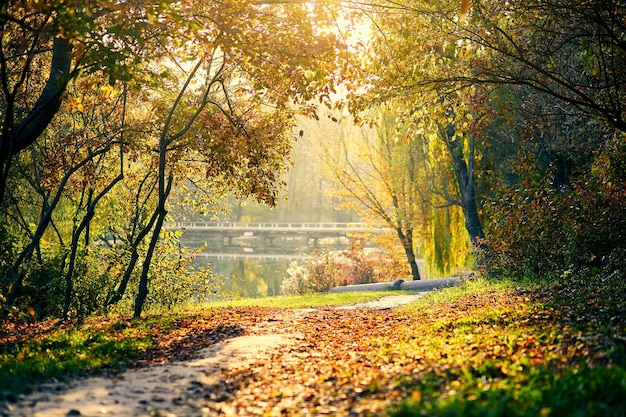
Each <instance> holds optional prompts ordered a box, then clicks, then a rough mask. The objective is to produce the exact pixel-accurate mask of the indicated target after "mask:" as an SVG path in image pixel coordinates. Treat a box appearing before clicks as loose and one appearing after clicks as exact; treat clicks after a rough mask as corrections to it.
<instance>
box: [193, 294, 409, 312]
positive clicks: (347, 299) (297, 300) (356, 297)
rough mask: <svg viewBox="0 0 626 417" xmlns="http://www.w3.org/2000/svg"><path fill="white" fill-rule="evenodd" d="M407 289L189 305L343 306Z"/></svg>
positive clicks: (232, 300) (203, 306) (202, 306)
mask: <svg viewBox="0 0 626 417" xmlns="http://www.w3.org/2000/svg"><path fill="white" fill-rule="evenodd" d="M409 293H410V292H405V291H401V292H398V291H393V292H391V291H372V292H343V293H316V294H307V295H290V296H276V297H264V298H235V299H231V300H223V301H213V302H209V303H204V304H201V305H196V306H192V307H189V309H190V310H192V311H193V310H196V309H206V308H224V307H251V306H254V307H272V308H309V307H324V306H329V307H330V306H341V305H349V304H355V303H362V302H366V301H371V300H374V299H377V298H380V297H384V296H388V295H397V294H409Z"/></svg>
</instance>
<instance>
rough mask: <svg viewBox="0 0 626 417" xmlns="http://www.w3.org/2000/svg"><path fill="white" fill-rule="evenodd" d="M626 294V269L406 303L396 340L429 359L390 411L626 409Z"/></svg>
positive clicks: (398, 348)
mask: <svg viewBox="0 0 626 417" xmlns="http://www.w3.org/2000/svg"><path fill="white" fill-rule="evenodd" d="M625 296H626V286H625V284H624V281H623V279H622V278H621V277H619V276H617V275H612V276H586V275H578V276H571V277H568V278H567V279H561V280H557V281H554V282H549V283H542V284H537V283H536V282H535V283H533V282H529V281H517V280H503V281H495V282H494V281H486V280H476V281H473V282H472V281H468V282H467V283H465V284H463V285H460V286H458V287H455V288H450V289H446V290H443V291H439V292H436V293H433V294H431V295H429V296H428V297H426V298H424V299H422V300H420V301H419V302H418V303H415V304H413V305H410V306H407V307H405V308H404V310H405V311H406V312H407V313H409V314H411V316H413V317H414V318H415V320H414V321H415V324H414V325H412V326H410V327H408V328H407V329H405V331H404V333H403V334H402V335H401V337H400V338H399V340H398V341H397V342H396V343H395V344H394V346H393V347H392V348H393V351H395V352H401V353H402V354H403V355H406V356H409V357H412V358H414V359H415V360H416V361H417V362H418V363H419V364H418V365H415V368H414V369H413V374H414V375H416V376H415V377H413V379H411V380H410V381H409V382H407V381H404V384H407V383H408V384H409V385H410V386H411V388H410V390H409V391H410V392H411V393H410V394H409V395H407V399H406V400H405V401H404V402H400V403H399V405H397V406H396V408H395V409H394V410H391V411H390V414H391V415H392V416H394V417H412V416H450V417H452V416H459V417H460V416H470V417H472V416H485V417H503V416H520V417H522V416H624V415H626V414H625V411H624V410H625V409H624V407H623V398H626V371H625V368H626V346H625V345H624V343H623V341H624V340H626V322H625V320H624V318H625V317H626V309H625V307H624V302H623V300H624V297H625ZM382 354H385V355H387V356H388V357H393V354H392V351H391V350H390V349H389V348H387V349H386V350H385V351H384V352H382ZM405 386H406V385H405Z"/></svg>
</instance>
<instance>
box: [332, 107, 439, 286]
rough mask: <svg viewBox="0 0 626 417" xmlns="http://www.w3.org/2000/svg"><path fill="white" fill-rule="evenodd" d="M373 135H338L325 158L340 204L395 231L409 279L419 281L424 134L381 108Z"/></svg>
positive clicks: (425, 219) (424, 208)
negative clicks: (335, 185) (406, 264)
mask: <svg viewBox="0 0 626 417" xmlns="http://www.w3.org/2000/svg"><path fill="white" fill-rule="evenodd" d="M375 132H376V133H375V134H370V135H368V134H362V137H360V138H359V139H358V140H355V139H354V138H349V137H347V135H342V137H341V138H340V139H339V141H336V138H333V141H336V142H335V143H334V144H327V145H326V146H327V148H326V149H325V151H324V160H325V162H326V164H327V165H328V167H329V170H330V172H331V175H332V176H333V177H334V179H335V181H336V182H337V183H338V184H339V186H340V187H339V191H338V193H339V195H341V196H342V197H343V199H345V201H347V203H346V204H344V206H346V207H350V208H352V209H354V210H356V211H357V212H358V213H360V214H361V215H362V217H364V218H372V219H375V224H376V223H378V224H382V225H383V226H384V227H388V228H389V229H391V230H392V231H393V233H394V234H395V235H396V237H397V239H398V242H399V243H400V245H401V247H402V250H403V252H404V256H405V259H406V261H407V263H408V265H409V268H410V271H411V277H412V279H413V280H419V279H421V276H420V272H419V268H418V265H417V259H416V258H417V257H416V238H417V237H419V236H420V235H422V234H423V233H424V228H425V227H426V225H427V224H428V217H427V215H426V213H427V207H428V204H427V200H428V188H427V187H428V183H429V180H428V179H427V178H426V177H425V159H424V157H425V155H427V152H426V151H425V150H424V146H425V145H426V146H427V144H426V143H425V141H424V138H423V137H420V136H419V135H414V134H413V132H411V131H409V130H407V128H406V126H404V125H403V124H402V123H401V122H400V121H399V120H398V114H397V113H395V112H394V111H393V110H390V109H381V110H380V112H379V117H378V118H377V124H376V130H375Z"/></svg>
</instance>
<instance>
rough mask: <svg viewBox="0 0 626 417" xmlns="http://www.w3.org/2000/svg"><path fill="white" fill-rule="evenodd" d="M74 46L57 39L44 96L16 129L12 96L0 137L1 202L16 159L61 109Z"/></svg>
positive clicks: (69, 75) (8, 99)
mask: <svg viewBox="0 0 626 417" xmlns="http://www.w3.org/2000/svg"><path fill="white" fill-rule="evenodd" d="M71 56H72V45H71V44H70V42H69V41H68V40H67V39H65V38H62V37H56V38H54V43H53V46H52V63H51V67H50V75H49V77H48V80H47V82H46V86H45V87H44V89H43V91H42V93H41V96H40V97H39V99H37V102H36V103H35V105H34V106H33V108H32V109H31V111H30V112H29V113H28V115H27V116H26V118H24V120H22V121H21V122H20V123H19V124H18V125H17V126H15V128H13V119H14V117H15V114H14V106H13V105H14V103H13V102H12V100H13V97H5V99H6V100H7V104H6V109H7V114H6V115H5V117H4V120H5V125H4V126H3V128H2V137H1V138H0V159H1V160H2V161H1V162H2V172H1V174H0V203H1V202H2V201H3V200H4V194H5V191H6V183H7V180H8V177H9V170H10V167H11V162H12V160H13V157H14V156H15V155H17V154H18V153H19V152H21V151H23V150H24V149H26V148H28V146H30V145H31V144H33V143H34V142H35V141H36V140H37V138H39V136H41V134H42V133H43V132H44V130H46V128H47V127H48V125H49V124H50V122H51V121H52V118H53V117H54V116H55V115H56V114H57V112H58V111H59V109H60V108H61V102H62V96H63V93H64V92H65V89H66V87H67V83H68V82H69V80H70V78H71V75H72V74H71V71H70V67H71V65H70V64H71Z"/></svg>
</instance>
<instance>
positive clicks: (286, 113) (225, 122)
mask: <svg viewBox="0 0 626 417" xmlns="http://www.w3.org/2000/svg"><path fill="white" fill-rule="evenodd" d="M39 3H40V2H35V1H33V2H32V4H31V2H23V3H17V2H15V3H10V4H7V5H5V6H4V8H3V9H2V13H1V14H0V19H3V20H2V21H3V22H4V23H5V25H6V26H5V27H6V30H5V32H3V34H2V36H10V37H11V38H10V39H17V38H18V35H17V33H18V32H20V31H23V32H24V33H28V35H29V36H30V37H31V38H32V39H33V41H32V44H33V45H35V44H37V48H35V46H31V49H29V51H30V53H26V52H25V51H26V49H24V48H23V51H22V52H24V53H23V54H22V52H20V51H18V53H16V54H13V52H14V51H15V50H16V47H14V46H12V45H10V44H9V42H7V43H4V44H3V47H4V49H3V51H2V53H3V54H4V56H5V58H6V57H9V58H11V59H5V60H0V64H1V65H4V67H3V68H4V70H5V72H6V74H7V77H6V78H5V80H4V81H5V85H4V93H5V97H4V98H3V100H4V104H5V107H6V108H7V109H9V110H10V109H11V108H17V106H16V103H18V102H19V104H20V106H21V107H20V109H19V111H17V110H16V115H18V113H19V114H22V113H25V112H28V111H30V109H31V108H34V107H33V106H34V105H35V104H34V103H30V102H29V101H28V98H29V97H32V96H33V94H32V93H33V91H37V88H40V89H43V90H45V88H46V87H45V85H46V83H45V80H43V81H41V82H39V80H37V79H36V75H37V74H38V72H37V71H36V69H37V68H44V67H46V66H48V67H50V68H56V67H55V65H56V62H57V61H59V60H60V58H59V59H57V55H55V53H56V52H55V53H53V52H52V49H55V48H52V46H53V44H56V42H57V41H55V39H61V41H58V42H59V44H60V45H65V46H66V47H67V48H66V49H61V50H60V52H59V54H60V53H61V52H63V55H62V57H63V58H65V60H64V61H63V62H65V63H68V62H69V68H70V69H69V70H67V71H66V69H67V66H66V67H63V68H64V70H63V71H62V76H61V75H59V71H57V70H56V69H54V70H53V73H54V74H57V75H59V76H60V77H61V78H60V79H62V81H63V82H62V83H60V84H59V83H52V84H54V85H55V87H56V89H55V90H54V91H55V94H57V95H58V98H59V99H61V98H63V97H66V106H65V107H64V106H63V105H62V104H59V107H58V108H56V107H55V108H54V109H52V110H53V111H51V112H49V113H48V115H49V116H50V119H51V120H52V118H53V116H54V115H56V116H57V117H62V116H63V112H64V111H66V109H67V108H68V107H69V106H71V105H73V106H75V108H78V107H83V105H84V102H80V100H79V98H80V94H76V95H74V94H73V93H75V92H72V91H69V90H68V85H70V83H77V84H78V85H82V83H83V82H84V81H87V80H88V79H89V74H97V75H98V76H99V78H97V81H92V82H91V83H87V85H86V86H85V88H88V89H89V88H100V86H101V85H102V84H101V80H106V81H108V82H109V84H111V85H112V86H113V87H115V86H116V85H117V86H119V85H120V83H119V81H120V80H123V81H124V85H125V86H127V89H126V90H125V91H127V96H128V102H129V103H130V104H129V105H130V106H132V109H131V111H129V115H132V119H133V120H131V121H126V122H125V123H122V129H123V132H124V134H123V135H120V136H118V137H116V139H115V140H114V141H109V142H108V145H106V144H102V146H101V147H96V146H93V147H92V148H90V147H89V146H90V145H89V144H87V148H86V149H87V152H86V153H84V152H82V151H81V152H77V157H82V158H83V159H75V160H73V165H72V166H71V167H70V169H69V170H67V171H66V172H64V173H63V175H61V173H60V172H59V171H60V169H61V167H60V166H55V165H54V164H51V165H50V166H49V167H47V168H50V176H49V177H48V179H49V180H50V186H51V187H52V188H53V189H54V187H56V189H57V190H58V191H57V192H56V194H54V195H53V196H52V197H51V200H50V197H48V196H46V197H45V198H42V200H43V201H44V203H42V206H43V207H44V208H45V210H42V217H41V218H39V219H37V223H36V224H38V225H39V227H38V228H37V230H35V232H34V233H33V236H34V239H33V240H32V242H31V244H29V245H27V247H26V249H25V251H26V252H24V253H25V255H24V256H20V257H19V258H18V259H17V261H16V262H17V264H14V265H15V266H16V267H15V268H13V269H14V270H15V269H19V265H21V264H22V263H23V262H24V259H27V258H29V257H31V256H32V254H33V253H36V252H37V247H38V245H39V243H38V242H39V241H41V238H42V236H44V232H45V231H46V230H47V229H48V227H50V226H51V225H52V227H53V228H54V222H53V221H52V219H53V217H54V215H55V213H56V212H58V210H59V207H60V206H59V203H60V202H65V201H70V202H71V204H70V206H71V205H72V204H73V206H72V207H74V208H75V209H76V213H79V212H80V213H83V217H82V218H81V217H80V216H79V215H76V216H75V217H74V219H75V222H74V226H75V228H74V229H73V233H72V236H71V239H70V240H69V241H70V242H71V245H70V247H71V250H70V254H69V259H70V263H69V266H68V267H67V268H66V266H65V265H63V266H61V269H64V270H65V277H66V279H65V283H66V286H65V289H66V303H65V304H66V308H65V310H66V313H67V305H68V303H69V301H68V300H70V299H71V298H72V293H73V283H74V279H73V278H74V277H75V276H76V272H75V271H76V268H75V265H76V263H77V262H78V259H77V257H78V256H79V254H78V242H79V239H80V236H81V235H83V236H84V241H85V244H86V245H87V246H89V245H91V247H93V246H94V242H93V241H92V239H91V237H92V235H91V234H90V233H89V230H90V228H91V225H92V223H91V222H92V221H93V219H98V221H99V222H100V223H99V225H102V224H106V223H109V224H110V225H111V226H113V227H110V228H109V232H110V233H112V235H111V236H109V238H115V239H116V237H115V236H120V235H125V239H124V240H125V241H126V243H127V245H128V250H129V252H128V254H129V255H130V259H128V260H127V262H126V264H125V266H124V270H123V271H122V273H121V275H122V278H121V280H119V281H118V282H117V285H116V286H115V289H113V291H111V293H110V294H109V295H108V296H107V297H106V303H107V304H109V303H115V302H117V301H119V300H120V299H121V298H122V297H123V296H124V293H125V291H126V288H127V286H128V285H129V283H130V282H131V280H132V279H133V277H135V276H137V275H139V293H138V296H137V299H136V303H135V315H136V316H139V315H140V314H141V310H142V308H143V305H144V301H145V299H146V296H147V292H148V284H149V280H150V277H151V276H153V274H154V271H150V265H151V261H152V259H153V258H154V256H155V254H156V253H157V252H158V248H159V245H161V235H162V234H161V231H162V226H163V224H164V222H165V219H166V216H167V213H168V211H169V202H168V199H169V197H170V194H171V192H172V189H174V188H175V187H179V186H180V185H181V184H185V185H189V184H194V186H204V187H207V190H206V191H207V192H212V191H211V190H209V189H211V188H213V190H217V191H216V192H224V191H225V190H230V191H232V192H234V193H235V194H236V195H238V196H241V197H244V196H254V197H255V198H256V199H257V200H259V201H261V202H264V203H266V204H268V205H273V204H275V201H276V198H277V195H278V192H279V190H280V187H281V186H282V182H281V180H280V172H281V171H282V170H283V169H284V168H285V167H286V166H287V165H288V163H289V153H290V149H291V129H292V128H293V123H294V122H293V117H294V116H295V115H296V114H305V115H311V114H313V113H314V112H315V106H313V105H311V104H310V100H311V99H313V98H317V97H321V99H320V103H325V104H327V103H328V101H329V95H330V94H331V93H332V92H333V91H334V87H333V85H334V83H335V82H337V81H338V80H339V78H338V72H337V71H336V70H337V68H338V65H339V64H340V61H339V60H338V53H339V50H340V48H341V41H340V40H339V39H338V38H337V37H336V36H335V35H333V34H332V33H330V32H329V31H326V30H325V29H324V28H323V22H324V21H327V18H331V17H332V13H330V11H329V10H327V9H326V6H325V5H323V4H321V5H314V6H310V5H302V4H297V3H293V2H285V3H282V2H281V3H273V2H270V3H265V2H239V1H227V2H219V3H218V2H209V3H198V2H196V3H188V2H184V1H168V2H160V3H159V4H158V5H152V4H141V5H131V4H126V3H119V2H108V1H104V0H103V1H101V2H99V3H98V4H97V5H98V6H100V8H97V7H95V6H96V5H95V4H93V2H90V4H89V6H90V7H91V9H89V8H88V7H87V4H83V3H80V2H77V4H76V6H77V7H76V8H75V9H73V10H71V11H70V12H68V11H67V10H66V9H65V8H63V9H61V8H59V7H58V6H60V4H56V3H52V4H47V5H45V6H43V5H41V4H39ZM90 10H93V12H91V11H90ZM31 20H32V21H33V22H40V21H41V22H46V23H45V24H43V23H41V25H40V26H41V27H39V26H37V27H35V25H34V24H30V23H29V24H26V23H24V22H27V21H28V22H30V21H31ZM44 27H45V30H44V29H42V28H44ZM44 35H45V36H44ZM7 39H8V38H7ZM35 40H36V42H35ZM47 47H51V48H52V49H48V48H47ZM55 50H56V49H55ZM28 56H33V57H36V58H37V61H36V65H35V64H34V63H33V62H34V61H29V60H28V59H25V58H23V57H28ZM59 56H60V55H59ZM198 57H199V58H198ZM33 59H35V58H33ZM68 59H69V61H68ZM52 61H54V62H52ZM194 61H195V62H194ZM9 64H10V65H9ZM11 65H12V66H11ZM0 69H2V68H0ZM20 74H21V76H22V77H24V78H25V79H29V81H31V80H32V81H33V82H23V80H21V78H20ZM72 77H73V78H72ZM16 80H17V81H16ZM71 80H75V81H71ZM181 80H186V81H181ZM35 81H37V82H35ZM52 84H50V83H49V85H52ZM16 97H17V98H16ZM55 97H56V96H55ZM125 97H126V96H125ZM18 98H19V99H20V100H18ZM22 98H24V99H22ZM59 103H60V102H59ZM29 106H30V107H29ZM38 111H39V110H38ZM20 112H21V113H20ZM9 113H10V112H9ZM9 113H6V112H3V117H5V115H6V118H5V122H6V123H5V124H4V128H5V131H7V132H10V131H12V130H11V129H13V128H14V127H15V126H14V125H15V124H12V119H11V117H10V116H9V115H8V114H9ZM16 117H17V116H16ZM129 118H131V117H130V116H129ZM50 123H51V122H50V121H46V123H43V124H41V125H40V128H41V129H42V132H43V130H44V129H45V128H46V127H49V126H50ZM29 126H30V125H29ZM92 127H93V128H94V129H96V130H97V128H98V126H92ZM113 132H114V133H113V134H114V135H117V134H120V131H115V130H114V131H113ZM109 133H110V132H107V133H106V134H109ZM15 137H16V136H15V135H8V136H7V135H5V136H3V146H4V145H5V144H7V145H6V146H4V148H2V149H5V150H12V149H15V147H14V146H13V145H14V138H15ZM5 139H6V140H5ZM37 140H41V132H40V133H39V136H37V135H34V136H32V137H30V139H29V141H30V142H29V143H28V144H25V145H24V146H30V147H31V148H32V147H33V146H36V145H37ZM115 141H117V142H115ZM59 143H60V141H59ZM112 144H119V145H120V148H119V149H121V153H120V154H119V159H118V160H117V161H118V163H120V166H122V167H123V166H125V164H128V166H129V167H130V166H133V165H135V164H142V166H143V168H142V169H139V170H137V172H136V173H133V174H137V177H134V175H133V177H134V178H132V181H128V178H126V177H125V176H124V177H122V176H121V175H122V171H120V176H114V177H113V178H112V181H111V182H110V183H109V184H108V185H106V184H98V187H94V186H93V185H94V184H93V183H90V182H89V181H83V182H81V181H80V178H79V177H80V176H82V175H83V172H82V171H81V170H85V167H86V166H88V167H89V168H90V169H92V172H105V170H106V168H107V167H108V166H110V165H109V164H111V159H107V160H106V163H103V161H104V159H102V158H100V159H99V158H97V156H98V155H105V154H108V153H109V151H110V150H111V145H112ZM94 145H95V144H94ZM107 146H108V147H107ZM58 150H59V152H60V154H63V152H64V151H68V152H70V150H71V149H70V148H69V147H68V148H58ZM7 155H8V156H7V160H6V164H5V168H6V169H5V172H6V175H7V178H10V177H11V170H10V169H9V168H10V166H11V163H12V162H13V161H15V160H17V159H23V160H24V161H25V159H26V158H25V155H26V154H25V153H24V152H23V150H22V151H20V152H13V151H11V152H9V153H7ZM111 155H113V154H111ZM64 157H65V155H64ZM143 164H146V165H143ZM21 166H22V167H27V165H26V164H23V165H21ZM113 166H115V164H114V165H113ZM47 168H46V169H47ZM129 169H130V168H129ZM79 171H80V175H79ZM87 171H88V170H85V175H86V173H87ZM141 171H143V172H141ZM23 173H24V174H25V178H26V180H27V181H28V175H29V170H28V169H25V170H24V171H23ZM30 175H36V174H33V173H32V172H30ZM74 177H76V178H77V179H78V182H77V183H78V184H80V186H78V187H77V188H76V189H73V188H71V187H70V188H68V184H69V183H70V181H71V180H72V179H73V178H74ZM118 178H119V180H118ZM135 180H136V182H133V181H135ZM55 181H60V182H59V183H57V184H55ZM114 185H115V189H117V190H115V189H113V186H114ZM2 186H3V188H4V187H5V183H3V184H2ZM129 187H130V188H129ZM134 187H136V188H134ZM122 191H124V192H125V191H128V194H125V195H124V194H120V192H122ZM9 192H10V191H9ZM74 196H77V197H78V196H80V197H78V198H77V199H75V200H73V197H74ZM120 197H121V198H123V199H124V198H125V199H128V201H126V202H125V203H129V204H128V210H129V213H130V212H132V213H134V214H133V215H132V219H129V221H128V222H124V221H123V220H120V219H109V220H107V219H106V215H103V213H102V211H100V212H99V211H98V207H97V206H103V207H107V206H110V205H111V202H112V201H113V200H114V199H115V198H120ZM66 199H67V200H66ZM16 202H17V200H16ZM131 206H132V207H131ZM100 210H101V209H100ZM123 223H127V224H128V225H129V227H130V229H129V230H127V231H121V233H120V230H117V228H118V227H119V226H120V225H122V224H123ZM99 230H101V231H102V230H103V228H100V227H99ZM58 236H59V243H60V242H61V237H63V239H65V236H64V235H63V233H58ZM97 238H98V239H100V238H103V239H101V242H104V244H105V245H109V242H108V239H109V238H106V239H104V235H103V234H99V236H98V237H97ZM146 238H147V240H149V242H147V243H146V242H144V240H146ZM87 252H88V251H87ZM125 255H126V253H125ZM42 261H44V259H42ZM18 264H19V265H18ZM140 264H141V265H142V266H141V268H140V269H141V272H140V273H139V274H137V273H136V267H137V265H140ZM116 268H117V267H116ZM24 271H25V270H21V271H19V272H17V273H18V275H19V276H20V277H21V278H19V279H18V281H15V282H18V283H21V282H22V280H23V275H22V273H23V272H24ZM9 274H11V273H9ZM20 288H21V285H10V292H11V293H12V294H14V295H12V296H11V301H14V300H15V299H16V298H17V294H18V293H19V292H20Z"/></svg>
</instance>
